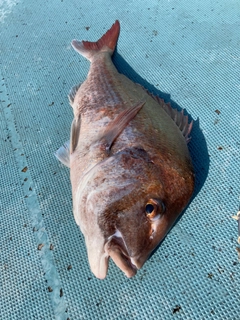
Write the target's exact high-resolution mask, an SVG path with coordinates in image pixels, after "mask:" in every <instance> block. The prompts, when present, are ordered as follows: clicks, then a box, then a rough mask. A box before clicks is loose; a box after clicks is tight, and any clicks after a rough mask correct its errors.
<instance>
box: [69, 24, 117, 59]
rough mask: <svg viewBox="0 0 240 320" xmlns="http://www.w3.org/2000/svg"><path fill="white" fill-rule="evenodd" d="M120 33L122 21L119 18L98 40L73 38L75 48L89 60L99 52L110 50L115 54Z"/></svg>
mask: <svg viewBox="0 0 240 320" xmlns="http://www.w3.org/2000/svg"><path fill="white" fill-rule="evenodd" d="M119 33H120V23H119V21H118V20H116V21H115V23H114V24H113V25H112V27H111V28H110V29H109V30H108V31H107V32H106V33H105V34H104V35H103V36H102V37H101V38H100V39H99V40H98V41H96V42H90V41H78V40H73V41H72V46H73V48H74V49H75V50H76V51H77V52H78V53H80V54H81V55H82V56H84V57H85V58H87V59H88V60H90V61H91V60H92V57H93V56H94V55H95V54H96V53H98V52H109V53H110V55H112V54H113V52H114V49H115V47H116V44H117V40H118V36H119Z"/></svg>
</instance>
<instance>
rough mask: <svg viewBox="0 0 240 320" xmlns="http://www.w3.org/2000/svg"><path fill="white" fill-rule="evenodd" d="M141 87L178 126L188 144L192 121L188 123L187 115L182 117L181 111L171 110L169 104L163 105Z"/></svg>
mask: <svg viewBox="0 0 240 320" xmlns="http://www.w3.org/2000/svg"><path fill="white" fill-rule="evenodd" d="M140 86H141V85H140ZM141 87H142V89H144V90H145V91H146V93H147V94H148V95H149V96H150V97H152V98H153V99H154V100H155V101H157V102H158V104H159V105H160V106H161V107H162V108H163V110H164V111H165V112H166V113H167V114H168V115H169V116H170V117H171V118H172V120H173V121H174V122H175V123H176V125H177V126H178V128H179V130H180V131H181V132H182V135H183V136H184V138H185V140H186V142H187V143H188V142H189V141H190V140H191V137H189V135H190V133H191V130H192V127H193V120H192V121H191V122H190V123H188V115H186V116H185V115H184V110H183V109H182V110H181V111H178V110H177V109H174V108H172V106H171V104H170V102H167V103H165V102H164V100H163V99H161V98H159V97H158V96H155V95H154V94H152V93H151V92H149V91H148V90H147V89H145V88H144V87H143V86H141Z"/></svg>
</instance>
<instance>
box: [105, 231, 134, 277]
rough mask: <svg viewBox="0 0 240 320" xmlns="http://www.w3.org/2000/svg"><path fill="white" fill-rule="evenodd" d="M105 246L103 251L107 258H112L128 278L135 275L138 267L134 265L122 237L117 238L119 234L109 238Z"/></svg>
mask: <svg viewBox="0 0 240 320" xmlns="http://www.w3.org/2000/svg"><path fill="white" fill-rule="evenodd" d="M116 234H117V235H116ZM120 234H121V233H120ZM105 246H106V247H105V248H106V249H105V250H106V252H107V253H108V255H109V257H111V258H112V260H113V261H114V263H115V264H116V265H117V266H118V267H119V268H120V269H121V270H122V271H123V272H124V273H125V275H126V276H127V277H128V278H131V277H133V276H134V275H135V274H136V273H137V270H138V267H137V266H136V265H135V264H134V262H133V258H132V257H131V256H130V255H129V253H128V250H127V247H126V244H125V242H124V239H123V238H122V235H121V236H119V232H116V233H115V234H114V235H112V236H111V237H109V240H108V242H107V243H106V245H105Z"/></svg>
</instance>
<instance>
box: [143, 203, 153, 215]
mask: <svg viewBox="0 0 240 320" xmlns="http://www.w3.org/2000/svg"><path fill="white" fill-rule="evenodd" d="M153 210H154V206H153V205H152V204H151V203H148V204H147V205H146V208H145V211H146V214H150V213H152V212H153Z"/></svg>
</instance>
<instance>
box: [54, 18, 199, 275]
mask: <svg viewBox="0 0 240 320" xmlns="http://www.w3.org/2000/svg"><path fill="white" fill-rule="evenodd" d="M119 32H120V24H119V21H116V22H115V23H114V24H113V26H112V27H111V29H110V30H108V31H107V32H106V33H105V34H104V35H103V36H102V37H101V38H100V39H99V40H98V41H97V42H88V41H82V42H79V41H77V40H73V41H72V46H73V48H74V49H75V50H76V51H77V52H79V53H80V54H81V55H82V56H84V57H85V58H87V59H89V60H90V62H91V66H90V70H89V73H88V76H87V79H86V80H85V81H84V82H83V83H82V84H81V85H77V86H75V87H73V89H72V90H71V91H70V94H69V100H70V104H71V106H72V108H73V112H74V119H73V122H72V126H71V137H70V142H69V143H67V144H65V145H64V146H63V147H61V148H60V149H59V150H58V151H57V153H56V156H57V157H58V158H59V159H60V161H62V162H63V163H64V164H66V165H67V166H69V167H70V178H71V184H72V197H73V213H74V218H75V220H76V223H77V224H78V225H79V227H80V229H81V231H82V233H83V235H84V237H85V242H86V248H87V253H88V260H89V264H90V268H91V270H92V272H93V273H94V275H95V276H96V277H98V278H100V279H103V278H105V277H106V275H107V270H108V260H109V258H112V260H113V261H114V262H115V264H116V265H117V266H118V267H119V268H120V269H121V270H122V271H123V272H124V273H125V275H126V276H127V277H132V276H134V275H135V274H136V272H137V270H138V269H140V268H141V267H142V266H143V264H144V263H145V262H146V260H147V259H148V257H149V255H150V254H151V252H152V251H153V250H154V249H155V248H156V247H157V246H158V244H159V243H160V242H161V240H162V239H163V238H164V237H165V236H166V234H167V232H168V230H169V229H170V228H171V226H172V225H173V223H174V221H175V220H176V218H177V217H178V216H179V214H180V213H181V212H182V210H183V209H184V208H185V206H186V205H187V203H188V202H189V200H190V198H191V195H192V193H193V189H194V172H193V166H192V162H191V158H190V155H189V151H188V148H187V142H188V140H189V134H190V131H191V128H192V122H191V123H188V117H187V116H185V115H184V114H183V112H179V111H177V110H175V109H172V108H171V106H170V105H169V104H165V103H164V101H163V100H161V99H160V98H158V97H154V96H153V95H151V94H150V93H149V92H148V91H147V90H146V89H144V88H143V87H142V86H140V85H139V84H136V83H134V82H132V81H131V80H129V79H128V78H127V77H126V76H124V75H122V74H120V73H119V72H118V71H117V69H116V68H115V66H114V65H113V62H112V59H111V56H112V54H113V52H114V49H115V46H116V43H117V39H118V36H119ZM136 45H137V42H136ZM156 272H157V270H156Z"/></svg>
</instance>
